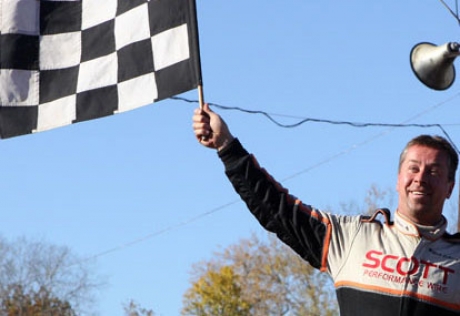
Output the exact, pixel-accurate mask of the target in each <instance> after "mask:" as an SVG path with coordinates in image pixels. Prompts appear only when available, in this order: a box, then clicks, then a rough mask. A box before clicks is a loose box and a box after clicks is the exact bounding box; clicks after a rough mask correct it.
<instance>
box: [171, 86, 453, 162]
mask: <svg viewBox="0 0 460 316" xmlns="http://www.w3.org/2000/svg"><path fill="white" fill-rule="evenodd" d="M458 96H460V92H459V93H457V94H456V95H454V96H452V97H451V98H449V99H447V100H445V101H443V102H440V103H438V104H436V105H434V106H433V107H431V108H429V109H427V110H425V111H423V112H422V113H419V114H418V115H417V116H416V117H419V116H421V115H423V114H424V113H426V112H427V111H431V110H432V109H434V108H436V107H439V106H441V105H443V104H445V103H448V102H450V101H451V100H453V99H455V98H457V97H458ZM171 99H173V100H180V101H184V102H188V103H198V102H199V101H198V100H192V99H188V98H184V97H178V96H175V97H172V98H171ZM208 104H209V105H210V106H213V107H216V108H219V109H221V110H235V111H240V112H244V113H249V114H260V115H263V116H265V117H266V118H267V119H268V120H270V121H271V122H272V123H274V124H275V125H277V126H279V127H283V128H295V127H299V126H300V125H302V124H305V123H310V122H312V123H326V124H332V125H348V126H351V127H357V128H364V127H389V128H406V127H419V128H430V127H437V128H438V129H440V130H441V132H442V133H443V134H444V136H445V137H446V138H447V139H448V140H449V142H450V143H451V144H452V146H453V147H454V148H455V150H456V151H457V152H458V153H459V154H460V150H459V149H458V148H457V146H456V145H455V143H454V141H453V140H452V138H451V137H450V135H449V133H447V131H446V129H445V128H444V127H443V126H442V124H439V123H432V124H415V123H404V122H403V123H372V122H351V121H336V120H329V119H318V118H311V117H307V118H300V120H299V121H298V122H295V123H292V124H284V123H281V122H279V121H277V120H276V119H274V118H273V116H284V117H287V115H282V114H271V113H268V112H265V111H261V110H249V109H245V108H241V107H237V106H225V105H221V104H217V103H211V102H209V103H208ZM290 117H293V116H290ZM416 117H413V118H411V119H409V120H406V121H405V122H409V121H412V120H413V119H415V118H416Z"/></svg>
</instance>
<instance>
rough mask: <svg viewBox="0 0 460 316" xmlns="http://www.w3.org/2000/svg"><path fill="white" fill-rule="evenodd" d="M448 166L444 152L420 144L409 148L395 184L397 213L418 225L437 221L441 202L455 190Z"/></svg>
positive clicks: (432, 223)
mask: <svg viewBox="0 0 460 316" xmlns="http://www.w3.org/2000/svg"><path fill="white" fill-rule="evenodd" d="M448 166H449V159H448V156H447V154H446V153H445V152H443V151H440V150H438V149H434V148H430V147H426V146H420V145H414V146H411V147H409V148H408V150H407V153H406V157H405V158H404V160H403V162H402V163H401V167H400V170H399V174H398V182H397V184H396V189H397V191H398V194H399V200H398V202H399V203H398V211H399V212H400V213H401V214H403V215H404V216H406V217H408V218H409V219H410V220H411V221H413V222H414V223H417V224H421V225H434V224H436V223H437V222H439V220H440V219H441V214H442V208H443V205H444V201H445V199H448V198H449V197H450V194H451V193H452V189H453V187H454V181H449V180H448V171H449V168H448Z"/></svg>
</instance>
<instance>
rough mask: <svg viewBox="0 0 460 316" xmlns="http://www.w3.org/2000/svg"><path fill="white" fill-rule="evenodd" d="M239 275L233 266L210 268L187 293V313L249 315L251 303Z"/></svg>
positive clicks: (203, 315) (185, 309) (228, 315)
mask: <svg viewBox="0 0 460 316" xmlns="http://www.w3.org/2000/svg"><path fill="white" fill-rule="evenodd" d="M239 278H240V277H239V276H238V275H236V274H235V272H234V270H233V268H232V267H231V266H223V267H220V268H219V270H218V271H213V270H208V271H206V273H205V275H203V276H202V277H200V278H199V279H198V280H197V281H196V282H195V283H194V284H193V285H192V289H191V290H190V291H188V292H187V293H186V294H185V299H186V300H187V302H188V304H187V306H186V307H185V308H184V310H183V313H185V314H187V315H200V316H201V315H202V316H205V315H227V316H238V315H248V313H249V311H250V309H251V304H250V303H249V302H248V301H247V300H245V299H244V296H243V292H242V289H241V287H240V286H239V284H240V283H241V282H240V280H239Z"/></svg>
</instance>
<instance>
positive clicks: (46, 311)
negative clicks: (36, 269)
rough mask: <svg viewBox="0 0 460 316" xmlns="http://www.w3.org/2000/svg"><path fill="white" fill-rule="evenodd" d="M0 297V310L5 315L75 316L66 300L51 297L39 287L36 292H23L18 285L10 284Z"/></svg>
mask: <svg viewBox="0 0 460 316" xmlns="http://www.w3.org/2000/svg"><path fill="white" fill-rule="evenodd" d="M9 288H10V291H9V293H8V296H7V297H4V298H3V299H2V306H1V311H2V315H5V316H76V315H77V314H76V313H75V312H74V310H73V309H72V307H71V306H70V304H69V303H68V302H64V301H61V300H60V299H58V298H55V297H52V296H51V295H50V293H49V292H48V291H47V290H46V289H44V288H41V289H39V290H38V292H36V293H24V289H23V287H22V286H20V285H12V286H10V287H9Z"/></svg>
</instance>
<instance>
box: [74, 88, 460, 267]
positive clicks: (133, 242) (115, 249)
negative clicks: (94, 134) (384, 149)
mask: <svg viewBox="0 0 460 316" xmlns="http://www.w3.org/2000/svg"><path fill="white" fill-rule="evenodd" d="M459 96H460V92H458V93H457V94H455V95H453V96H452V97H450V98H448V99H446V100H444V101H442V102H439V103H437V104H435V105H433V106H431V107H429V108H427V109H425V110H424V111H422V112H420V113H417V114H416V115H414V116H412V117H410V118H408V119H406V120H404V121H403V122H402V123H399V124H393V123H392V124H381V123H353V122H347V121H333V120H327V119H326V120H324V119H311V118H303V119H301V121H299V122H297V123H294V124H281V123H279V122H278V121H276V120H275V119H274V118H273V117H272V116H276V115H278V116H285V117H291V118H292V117H293V116H290V115H283V114H270V113H267V112H264V111H253V110H247V109H243V108H239V107H227V106H223V105H218V104H215V103H208V104H209V105H211V106H215V107H218V108H220V109H224V110H238V111H242V112H245V113H251V114H262V115H264V116H265V117H267V118H268V119H269V120H270V121H272V122H273V123H275V124H276V125H278V126H280V127H287V128H293V127H297V126H300V125H301V124H303V123H306V122H318V123H328V124H345V125H349V126H352V127H373V126H379V127H388V129H386V130H384V131H383V132H381V133H378V134H376V135H373V136H371V137H370V138H368V139H366V140H364V141H362V142H360V143H358V144H353V145H352V146H350V147H348V148H347V149H345V150H342V151H340V152H338V153H336V154H334V155H332V156H330V157H328V158H326V159H323V160H322V161H320V162H317V163H316V164H314V165H312V166H310V167H308V168H306V169H304V170H301V171H298V172H296V173H294V174H291V175H289V176H287V177H285V178H283V179H281V181H282V182H286V181H289V180H291V179H293V178H295V177H297V176H299V175H301V174H304V173H307V172H309V171H311V170H313V169H315V168H318V167H319V166H321V165H324V164H326V163H328V162H330V161H332V160H334V159H336V158H338V157H340V156H343V155H345V154H348V153H349V152H351V151H353V150H355V149H357V148H359V147H362V146H364V145H366V144H368V143H370V142H372V141H374V140H376V139H377V138H380V137H382V136H384V135H386V134H388V133H390V132H391V131H392V130H394V129H395V128H398V127H419V128H429V127H438V128H440V129H441V130H442V131H443V133H444V134H445V135H446V137H447V138H448V139H449V141H451V138H450V136H449V135H448V134H447V131H445V129H444V128H443V126H442V125H441V124H413V123H411V124H409V123H408V122H410V121H413V120H414V119H416V118H418V117H420V116H422V115H424V114H426V113H427V112H430V111H432V110H434V109H436V108H438V107H440V106H442V105H444V104H446V103H448V102H450V101H452V100H453V99H455V98H458V97H459ZM171 99H174V100H179V101H183V102H188V103H198V102H199V101H197V100H191V99H187V98H183V97H177V96H176V97H172V98H171ZM451 143H452V145H453V146H454V148H455V149H456V150H457V152H458V148H457V147H456V146H455V144H454V143H453V142H452V141H451ZM238 202H240V200H239V199H235V200H233V201H231V202H228V203H225V204H222V205H220V206H217V207H215V208H213V209H211V210H209V211H206V212H203V213H200V214H198V215H196V216H194V217H191V218H189V219H187V220H184V221H182V222H180V223H177V224H175V225H171V226H168V227H166V228H163V229H160V230H157V231H155V232H152V233H149V234H147V235H144V236H142V237H140V238H137V239H134V240H131V241H129V242H126V243H124V244H121V245H118V246H115V247H112V248H110V249H107V250H104V251H101V252H99V253H96V254H94V255H91V256H89V257H86V258H83V259H80V260H78V262H76V263H74V264H71V266H73V265H77V264H80V263H82V262H86V261H91V260H95V259H97V258H100V257H103V256H106V255H108V254H111V253H114V252H118V251H120V250H123V249H125V248H129V247H131V246H134V245H136V244H139V243H141V242H144V241H146V240H149V239H151V238H153V237H157V236H159V235H162V234H164V233H167V232H169V231H172V230H174V229H177V228H180V227H183V226H186V225H189V224H191V223H193V222H196V221H198V220H200V219H202V218H204V217H207V216H209V215H212V214H215V213H217V212H218V211H221V210H223V209H225V208H227V207H229V206H231V205H234V204H236V203H238Z"/></svg>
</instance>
